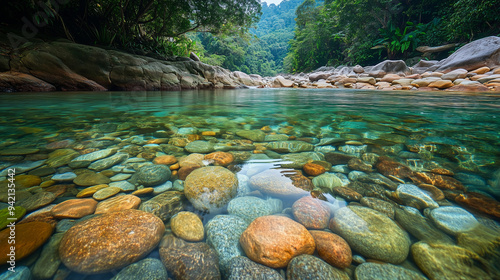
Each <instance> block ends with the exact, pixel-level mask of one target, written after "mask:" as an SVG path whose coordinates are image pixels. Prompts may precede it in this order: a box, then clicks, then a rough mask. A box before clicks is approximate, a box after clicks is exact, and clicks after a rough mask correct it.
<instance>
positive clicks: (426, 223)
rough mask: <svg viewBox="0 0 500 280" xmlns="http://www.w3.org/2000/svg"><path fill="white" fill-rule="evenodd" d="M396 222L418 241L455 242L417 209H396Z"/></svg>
mask: <svg viewBox="0 0 500 280" xmlns="http://www.w3.org/2000/svg"><path fill="white" fill-rule="evenodd" d="M395 218H396V221H397V222H398V223H399V224H400V225H401V226H402V227H403V228H404V229H405V230H406V231H408V232H409V233H411V234H412V235H413V236H415V237H416V238H418V240H421V241H425V242H428V243H449V244H453V243H454V241H453V240H452V239H451V238H450V236H449V235H447V234H445V233H444V232H442V231H441V230H439V229H438V228H437V227H436V226H434V224H433V223H432V222H431V221H430V220H429V219H428V218H426V217H424V216H422V214H421V213H420V211H419V210H418V209H417V208H414V207H409V206H403V207H397V208H396V216H395Z"/></svg>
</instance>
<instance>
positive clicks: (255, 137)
mask: <svg viewBox="0 0 500 280" xmlns="http://www.w3.org/2000/svg"><path fill="white" fill-rule="evenodd" d="M236 135H238V136H239V137H241V138H245V139H248V140H252V141H254V142H263V141H264V139H265V137H266V134H265V133H264V131H262V130H258V129H254V130H240V131H237V132H236Z"/></svg>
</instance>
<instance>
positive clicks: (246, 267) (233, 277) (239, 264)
mask: <svg viewBox="0 0 500 280" xmlns="http://www.w3.org/2000/svg"><path fill="white" fill-rule="evenodd" d="M228 267H229V269H228V273H227V274H228V277H227V279H228V280H258V279H266V280H285V278H283V276H281V274H279V273H278V272H277V271H276V270H274V269H272V268H269V267H267V266H264V265H261V264H258V263H256V262H253V261H252V260H250V259H249V258H247V257H243V256H238V257H234V258H232V259H231V260H230V261H229V264H228Z"/></svg>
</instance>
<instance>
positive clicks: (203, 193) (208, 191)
mask: <svg viewBox="0 0 500 280" xmlns="http://www.w3.org/2000/svg"><path fill="white" fill-rule="evenodd" d="M237 190H238V178H237V177H236V175H235V174H234V173H232V172H231V171H229V170H228V169H226V168H224V167H221V166H207V167H202V168H198V169H196V170H194V171H193V172H191V173H190V174H189V175H188V176H187V178H186V181H185V182H184V193H185V195H186V197H187V199H188V200H189V201H190V202H191V203H192V204H193V206H194V208H196V209H198V210H201V211H208V212H214V211H216V210H218V209H220V208H221V207H223V206H225V205H226V204H227V203H228V202H229V201H230V200H231V199H232V198H233V197H235V196H236V194H237Z"/></svg>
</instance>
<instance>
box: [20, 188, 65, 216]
mask: <svg viewBox="0 0 500 280" xmlns="http://www.w3.org/2000/svg"><path fill="white" fill-rule="evenodd" d="M55 199H56V195H54V194H53V193H51V192H45V191H42V192H39V193H36V194H34V195H32V196H30V197H29V198H27V199H25V200H22V201H21V202H18V203H17V205H18V206H21V207H23V208H24V209H26V212H31V211H33V210H36V209H38V208H42V207H43V206H47V205H49V204H50V203H52V201H54V200H55Z"/></svg>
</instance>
